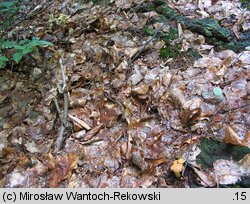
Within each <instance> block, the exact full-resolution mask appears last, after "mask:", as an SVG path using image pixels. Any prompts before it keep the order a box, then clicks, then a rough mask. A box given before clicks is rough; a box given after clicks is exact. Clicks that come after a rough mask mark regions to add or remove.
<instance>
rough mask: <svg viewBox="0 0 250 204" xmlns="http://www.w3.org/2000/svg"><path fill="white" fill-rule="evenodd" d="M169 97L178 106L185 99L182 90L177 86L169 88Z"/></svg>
mask: <svg viewBox="0 0 250 204" xmlns="http://www.w3.org/2000/svg"><path fill="white" fill-rule="evenodd" d="M169 97H170V99H171V101H172V102H173V103H174V104H175V105H176V106H178V107H182V106H183V104H184V103H185V101H186V99H185V96H184V94H183V92H182V91H181V90H180V89H177V88H174V89H172V90H171V92H170V95H169Z"/></svg>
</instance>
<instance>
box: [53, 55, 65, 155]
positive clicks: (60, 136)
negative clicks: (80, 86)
mask: <svg viewBox="0 0 250 204" xmlns="http://www.w3.org/2000/svg"><path fill="white" fill-rule="evenodd" d="M59 63H60V67H61V72H62V91H63V100H64V107H63V118H62V123H61V127H60V130H59V133H58V137H57V139H56V141H55V149H54V153H57V152H58V151H59V150H60V149H61V147H62V144H63V142H64V139H65V138H64V130H65V129H66V127H67V117H68V89H67V83H66V70H65V67H64V65H63V62H62V58H60V59H59Z"/></svg>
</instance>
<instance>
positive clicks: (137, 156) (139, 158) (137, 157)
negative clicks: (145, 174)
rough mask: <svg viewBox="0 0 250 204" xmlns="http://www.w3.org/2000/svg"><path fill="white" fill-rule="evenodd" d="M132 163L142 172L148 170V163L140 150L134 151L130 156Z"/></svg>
mask: <svg viewBox="0 0 250 204" xmlns="http://www.w3.org/2000/svg"><path fill="white" fill-rule="evenodd" d="M131 159H132V163H133V164H135V165H136V166H137V167H139V168H140V169H141V170H142V171H145V170H147V169H148V163H147V162H146V161H145V158H144V153H143V152H142V151H140V150H137V151H134V152H132V154H131Z"/></svg>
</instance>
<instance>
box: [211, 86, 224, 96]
mask: <svg viewBox="0 0 250 204" xmlns="http://www.w3.org/2000/svg"><path fill="white" fill-rule="evenodd" d="M213 92H214V95H216V96H219V97H223V91H222V90H221V88H220V87H215V88H214V89H213Z"/></svg>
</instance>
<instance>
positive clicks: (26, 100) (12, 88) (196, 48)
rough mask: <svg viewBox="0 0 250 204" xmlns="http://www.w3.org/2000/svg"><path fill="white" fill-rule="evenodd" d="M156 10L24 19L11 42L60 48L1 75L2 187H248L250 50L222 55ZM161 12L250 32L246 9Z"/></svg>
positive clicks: (45, 7)
mask: <svg viewBox="0 0 250 204" xmlns="http://www.w3.org/2000/svg"><path fill="white" fill-rule="evenodd" d="M150 2H153V1H145V0H134V1H129V0H117V1H115V2H114V3H110V4H109V5H106V6H100V5H94V4H93V3H88V4H82V5H80V4H78V3H76V1H73V0H64V1H46V0H40V1H30V2H28V3H27V5H26V7H25V9H24V8H23V9H21V10H19V13H18V16H17V18H16V19H15V21H14V22H13V23H12V24H13V26H10V28H9V30H8V32H2V34H1V35H2V37H4V38H8V39H11V40H15V41H19V40H22V39H32V38H33V37H39V38H40V39H42V40H46V41H48V42H51V43H53V46H44V47H43V48H41V47H40V48H37V49H36V50H35V52H32V53H31V54H28V55H26V56H24V57H23V58H22V60H21V61H20V62H19V63H18V64H17V63H14V62H11V63H7V65H6V67H5V68H3V69H1V70H0V187H70V188H71V187H94V188H97V187H100V188H103V187H129V188H134V187H235V185H239V186H241V187H250V51H249V47H246V48H245V49H243V50H240V51H237V52H236V51H233V50H228V49H217V47H216V46H214V45H212V44H209V43H208V42H207V41H206V37H204V36H203V35H201V34H199V33H195V32H191V31H190V30H188V29H186V28H185V26H183V25H182V24H181V23H178V22H176V21H175V20H174V19H163V18H162V16H161V15H160V14H159V13H157V11H154V10H148V11H145V10H143V11H142V10H141V9H140V8H141V6H143V5H147V3H150ZM164 2H165V3H166V4H167V5H168V6H169V7H171V8H173V9H174V10H175V11H176V12H178V13H180V14H182V15H184V16H186V17H188V18H190V19H202V18H206V17H209V18H213V19H216V20H218V22H219V23H220V25H221V26H222V27H224V28H228V29H230V30H232V32H233V33H234V34H235V35H236V36H237V35H238V36H239V35H240V34H241V33H243V32H245V31H249V29H250V12H249V10H247V9H246V8H243V7H242V5H241V2H240V1H237V0H235V1H227V0H218V1H211V0H199V1H196V0H179V1H167V0H166V1H164ZM1 19H3V17H2V18H1ZM162 19H163V21H162ZM163 34H165V35H163ZM190 50H191V51H192V52H191V51H190ZM11 52H13V50H6V55H8V54H9V55H10V54H11ZM235 172H236V173H235Z"/></svg>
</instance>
